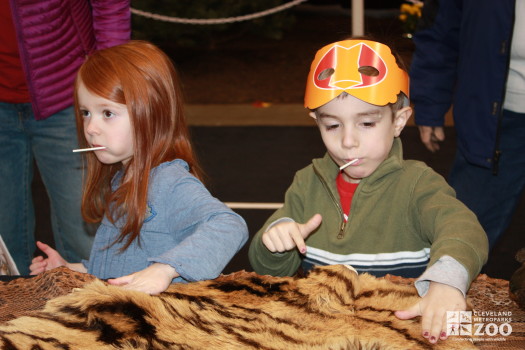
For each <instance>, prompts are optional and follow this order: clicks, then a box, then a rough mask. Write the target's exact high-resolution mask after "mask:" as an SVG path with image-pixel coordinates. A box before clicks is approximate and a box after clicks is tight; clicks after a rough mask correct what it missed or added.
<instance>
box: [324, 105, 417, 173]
mask: <svg viewBox="0 0 525 350" xmlns="http://www.w3.org/2000/svg"><path fill="white" fill-rule="evenodd" d="M392 113H393V112H392V109H391V107H390V106H383V107H379V106H374V105H371V104H369V103H366V102H363V101H361V100H359V99H357V98H355V97H353V96H351V95H348V96H345V97H343V98H335V99H333V100H332V101H330V102H328V103H327V104H325V105H323V106H321V107H319V108H318V109H317V110H316V112H315V118H316V120H317V124H318V125H319V129H320V130H321V137H322V138H323V142H324V144H325V146H326V148H327V150H328V153H329V154H330V156H331V157H332V159H333V160H334V161H335V162H336V163H337V165H339V166H341V165H344V164H346V163H348V162H349V161H352V160H354V159H358V160H357V162H355V163H354V164H352V165H350V166H347V167H346V168H345V169H344V170H343V178H344V179H345V180H346V181H348V182H354V183H356V182H359V181H360V180H361V179H363V178H365V177H367V176H370V175H371V174H372V173H373V172H374V171H375V170H376V169H377V167H379V165H380V164H381V163H382V162H383V161H384V160H385V159H386V158H387V157H388V154H389V153H390V149H391V148H392V143H393V142H394V137H397V136H399V134H400V133H401V130H403V127H404V126H405V123H406V122H407V120H408V118H409V117H410V115H411V109H410V108H409V107H404V108H402V109H400V110H399V111H397V112H396V113H395V115H394V117H393V118H392Z"/></svg>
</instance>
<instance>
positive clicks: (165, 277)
mask: <svg viewBox="0 0 525 350" xmlns="http://www.w3.org/2000/svg"><path fill="white" fill-rule="evenodd" d="M178 276H179V274H178V273H177V271H176V270H175V269H174V268H173V267H171V266H170V265H167V264H161V263H155V264H153V265H150V266H148V267H146V268H145V269H144V270H140V271H138V272H135V273H132V274H131V275H127V276H122V277H119V278H112V279H109V280H108V283H109V284H112V285H114V286H122V288H124V289H130V290H136V291H139V292H144V293H147V294H151V295H157V294H160V293H162V292H164V291H165V290H166V289H168V287H169V286H170V284H171V280H172V279H174V278H175V277H178Z"/></svg>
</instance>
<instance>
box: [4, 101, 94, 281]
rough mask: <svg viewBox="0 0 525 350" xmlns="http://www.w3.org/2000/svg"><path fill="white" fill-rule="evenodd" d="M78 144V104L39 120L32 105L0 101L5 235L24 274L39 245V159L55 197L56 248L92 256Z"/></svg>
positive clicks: (68, 255)
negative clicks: (35, 194) (34, 186)
mask: <svg viewBox="0 0 525 350" xmlns="http://www.w3.org/2000/svg"><path fill="white" fill-rule="evenodd" d="M77 146H78V141H77V134H76V125H75V117H74V110H73V107H70V108H66V109H65V110H62V111H60V112H58V113H56V114H54V115H52V116H51V117H49V118H47V119H45V120H39V121H37V120H35V119H34V116H33V111H32V108H31V104H29V103H19V104H11V103H2V102H0V162H1V165H0V234H1V235H2V238H3V239H4V241H5V244H6V245H7V248H8V249H9V251H10V253H11V255H12V256H13V259H14V261H15V263H16V265H17V267H18V270H19V272H20V274H22V275H24V274H28V272H29V264H30V262H31V259H32V257H33V252H34V251H35V248H36V247H35V238H34V231H35V212H34V210H35V209H34V208H33V199H32V193H31V183H32V179H33V163H34V161H35V160H36V164H37V166H38V169H39V171H40V174H41V177H42V181H43V182H44V185H45V188H46V190H47V193H48V196H49V199H50V208H51V225H52V228H53V236H54V240H55V248H56V249H57V250H58V252H59V253H60V254H61V255H62V257H63V258H64V259H66V260H67V261H69V262H80V260H81V259H86V258H88V257H89V252H90V249H91V245H92V242H93V233H94V231H93V228H92V227H90V226H89V225H87V224H86V223H85V222H84V221H83V219H82V215H81V210H80V205H81V194H82V160H81V157H80V156H79V155H78V154H77V153H73V152H72V150H73V149H74V148H77ZM37 210H38V208H37ZM44 243H46V242H44ZM47 243H50V242H47Z"/></svg>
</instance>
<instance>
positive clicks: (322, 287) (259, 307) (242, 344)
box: [0, 265, 476, 350]
mask: <svg viewBox="0 0 525 350" xmlns="http://www.w3.org/2000/svg"><path fill="white" fill-rule="evenodd" d="M417 300H418V297H417V294H416V291H415V289H414V288H413V287H411V286H406V285H398V284H394V283H392V282H390V281H388V280H386V279H378V278H375V277H372V276H370V275H368V274H362V275H359V276H358V275H357V274H355V273H354V272H353V271H351V270H350V269H348V268H346V267H345V266H342V265H336V266H325V267H318V268H316V269H314V270H313V271H312V272H311V273H310V274H309V275H308V276H307V277H306V278H291V277H284V278H278V277H270V276H260V275H257V274H255V273H248V272H238V273H235V274H232V275H227V276H221V277H219V278H217V279H215V280H211V281H203V282H196V283H190V284H177V285H172V286H171V287H170V288H169V289H168V291H166V292H165V293H162V294H161V295H160V296H149V295H146V294H143V293H140V292H133V291H126V290H123V289H121V288H118V287H114V286H109V285H106V284H104V283H103V282H102V281H98V280H97V281H95V282H93V283H90V284H88V285H87V286H86V287H85V288H80V289H77V290H75V291H74V292H72V293H70V294H68V295H66V296H63V297H59V298H55V299H52V300H51V301H49V302H48V303H47V305H46V306H45V308H44V310H43V311H41V312H38V313H36V314H35V315H32V316H24V317H20V318H17V319H14V320H11V321H9V322H6V323H4V324H2V325H0V348H1V349H261V350H273V349H286V350H290V349H348V350H349V349H370V350H371V349H400V350H401V349H402V350H406V349H471V348H472V349H475V348H476V347H474V346H473V345H472V344H471V343H470V342H466V341H462V342H455V341H451V340H448V341H446V342H439V343H438V344H437V345H434V346H433V345H431V344H429V343H428V342H427V341H426V340H425V339H424V338H422V337H421V335H420V334H421V328H420V320H419V319H414V320H407V321H402V320H398V319H397V318H396V317H395V316H394V315H393V312H394V311H395V310H398V309H402V308H405V307H407V306H409V305H412V304H413V303H415V302H416V301H417Z"/></svg>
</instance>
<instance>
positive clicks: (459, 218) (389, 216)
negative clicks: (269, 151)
mask: <svg viewBox="0 0 525 350" xmlns="http://www.w3.org/2000/svg"><path fill="white" fill-rule="evenodd" d="M408 85H409V79H408V74H407V73H406V71H404V70H403V69H401V68H400V67H399V65H398V63H397V60H396V57H395V56H394V55H393V54H392V52H391V50H390V48H389V47H388V46H386V45H383V44H381V43H378V42H375V41H370V40H362V39H356V40H344V41H339V42H335V43H332V44H330V45H327V46H325V47H323V48H322V49H320V50H319V51H318V52H317V54H316V56H315V58H314V60H313V62H312V65H311V69H310V73H309V75H308V80H307V83H306V94H305V107H306V108H308V109H309V110H310V115H311V116H312V117H313V118H314V119H315V120H316V122H317V125H318V127H319V130H320V133H321V137H322V139H323V142H324V144H325V146H326V148H327V153H326V155H325V156H324V157H323V158H320V159H314V160H313V161H312V164H310V165H309V166H307V167H306V168H304V169H302V170H300V171H299V172H297V174H296V176H295V179H294V181H293V183H292V185H291V186H290V187H289V189H288V190H287V192H286V195H285V202H284V206H283V207H282V208H281V209H279V210H277V211H276V212H275V213H274V214H273V215H272V216H271V217H270V218H269V219H268V221H267V222H266V224H265V225H264V226H263V228H262V229H261V230H260V231H259V232H258V233H257V234H256V236H255V237H254V239H253V240H252V242H251V245H250V251H249V258H250V262H251V264H252V267H253V268H254V270H255V271H256V272H258V273H260V274H270V275H276V276H286V275H288V276H291V275H294V274H295V273H297V271H298V270H299V269H303V270H308V269H310V268H311V267H312V266H313V265H333V264H347V265H352V266H353V267H354V268H355V269H356V270H357V271H359V272H368V273H371V274H373V275H376V276H384V275H385V274H388V273H389V274H393V275H399V276H403V277H417V278H418V279H417V280H416V282H415V285H416V288H417V289H418V292H419V294H420V296H421V297H422V298H421V300H420V302H419V303H418V304H416V305H413V306H412V307H411V308H410V309H408V310H400V311H397V312H396V316H397V317H399V318H401V319H408V318H413V317H416V316H422V335H423V336H424V337H425V338H427V339H428V340H429V341H430V342H431V343H435V342H437V341H438V339H441V340H444V339H446V338H447V329H446V324H447V323H446V319H445V317H446V311H456V310H465V308H466V302H465V294H466V291H467V290H468V287H469V286H470V283H471V282H472V280H473V279H474V278H475V277H476V276H477V275H478V273H479V271H480V270H481V267H482V266H483V264H484V263H485V262H486V260H487V254H488V242H487V238H486V234H485V232H484V231H483V229H482V228H481V226H480V224H479V222H478V220H477V218H476V216H475V215H474V214H473V213H472V212H471V211H470V210H469V209H467V207H466V206H465V205H463V204H462V203H461V202H460V201H458V200H457V199H456V198H455V193H454V191H453V190H452V188H451V187H450V186H449V185H448V184H447V183H446V181H445V179H444V178H443V177H442V176H440V175H439V174H437V173H436V172H434V171H433V170H432V169H431V168H429V167H428V166H426V165H425V164H424V163H422V162H418V161H412V160H404V159H403V152H402V145H401V140H400V139H399V135H400V134H401V131H402V130H403V128H404V127H405V125H406V122H407V120H408V119H409V118H410V116H411V114H412V109H411V108H410V106H409V101H408V91H409V89H408Z"/></svg>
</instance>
